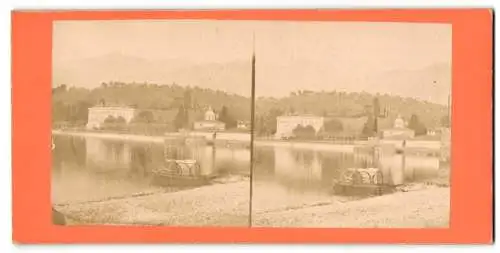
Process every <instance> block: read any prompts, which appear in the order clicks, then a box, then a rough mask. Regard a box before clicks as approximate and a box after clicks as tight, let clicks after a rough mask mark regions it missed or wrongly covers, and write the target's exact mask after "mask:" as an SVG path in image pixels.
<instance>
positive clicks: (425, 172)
mask: <svg viewBox="0 0 500 253" xmlns="http://www.w3.org/2000/svg"><path fill="white" fill-rule="evenodd" d="M254 157H255V160H254V161H255V163H254V175H253V178H254V179H255V180H256V181H258V183H261V184H274V185H279V187H282V188H284V189H286V190H287V191H293V192H296V193H306V192H309V193H311V192H318V193H320V192H321V193H330V192H331V187H332V181H333V180H334V179H337V180H338V179H339V178H340V174H341V170H342V169H346V168H352V167H357V168H369V167H377V164H376V163H377V162H376V159H374V155H373V153H370V152H357V153H353V152H337V151H327V150H309V149H298V148H291V147H283V146H276V147H269V146H266V147H264V146H257V147H255V154H254ZM381 162H382V163H383V165H384V166H385V167H386V168H387V169H389V170H391V173H392V174H393V175H392V176H393V177H396V176H397V175H395V174H396V173H398V171H400V172H401V173H404V175H400V176H401V177H403V176H404V178H405V182H415V181H423V180H426V179H429V178H433V177H436V176H437V174H438V170H439V166H440V163H439V157H426V156H412V155H406V156H403V155H401V154H395V155H391V156H390V157H385V158H383V159H381ZM403 164H404V166H405V167H404V168H405V169H404V170H402V169H401V168H402V167H401V166H403ZM391 173H389V174H391Z"/></svg>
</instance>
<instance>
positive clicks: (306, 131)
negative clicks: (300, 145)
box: [292, 124, 316, 139]
mask: <svg viewBox="0 0 500 253" xmlns="http://www.w3.org/2000/svg"><path fill="white" fill-rule="evenodd" d="M292 133H293V135H294V136H295V137H296V138H298V139H313V138H314V137H315V136H316V130H315V129H314V127H312V126H311V125H307V126H305V127H303V126H302V125H300V124H299V125H297V126H296V127H295V128H294V129H293V131H292Z"/></svg>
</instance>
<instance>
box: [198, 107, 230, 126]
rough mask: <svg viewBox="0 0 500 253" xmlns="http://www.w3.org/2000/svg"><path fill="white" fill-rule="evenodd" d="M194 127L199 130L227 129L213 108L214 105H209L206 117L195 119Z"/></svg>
mask: <svg viewBox="0 0 500 253" xmlns="http://www.w3.org/2000/svg"><path fill="white" fill-rule="evenodd" d="M193 128H194V130H197V131H200V130H201V131H203V130H205V131H224V130H225V129H226V124H224V122H221V121H219V120H218V118H217V114H216V113H215V112H214V111H213V110H212V107H209V108H208V110H207V111H206V112H205V117H204V119H203V120H199V121H195V122H194V123H193Z"/></svg>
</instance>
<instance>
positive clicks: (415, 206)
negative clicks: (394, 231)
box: [252, 187, 450, 228]
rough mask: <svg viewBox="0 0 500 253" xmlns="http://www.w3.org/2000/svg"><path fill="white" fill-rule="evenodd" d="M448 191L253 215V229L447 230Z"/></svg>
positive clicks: (424, 191) (434, 189)
mask: <svg viewBox="0 0 500 253" xmlns="http://www.w3.org/2000/svg"><path fill="white" fill-rule="evenodd" d="M449 213H450V188H448V187H443V188H440V187H431V188H427V189H419V190H415V191H409V192H397V193H393V194H388V195H384V196H378V197H372V198H367V199H361V200H353V201H347V202H343V201H334V202H332V203H330V204H329V203H324V204H317V205H314V206H311V207H303V208H298V209H297V208H293V209H289V210H282V211H275V212H265V210H261V211H260V212H257V213H254V214H253V215H252V223H253V224H252V226H254V227H334V228H339V227H342V228H381V227H385V228H447V227H449Z"/></svg>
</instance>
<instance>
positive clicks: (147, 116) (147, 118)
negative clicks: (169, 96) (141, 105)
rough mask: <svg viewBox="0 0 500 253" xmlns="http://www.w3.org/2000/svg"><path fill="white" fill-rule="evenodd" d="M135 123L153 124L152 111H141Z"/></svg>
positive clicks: (135, 118)
mask: <svg viewBox="0 0 500 253" xmlns="http://www.w3.org/2000/svg"><path fill="white" fill-rule="evenodd" d="M132 122H134V123H146V124H149V123H153V122H154V115H153V113H152V112H151V111H141V112H139V113H138V114H137V115H135V117H134V118H133V119H132Z"/></svg>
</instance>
